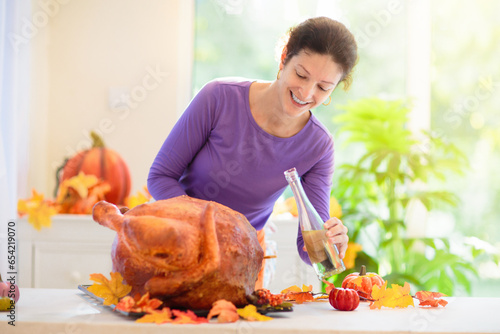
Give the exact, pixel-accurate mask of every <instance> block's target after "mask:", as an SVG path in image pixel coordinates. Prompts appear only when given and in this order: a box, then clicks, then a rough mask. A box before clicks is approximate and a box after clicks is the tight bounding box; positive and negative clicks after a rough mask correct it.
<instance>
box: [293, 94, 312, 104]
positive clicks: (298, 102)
mask: <svg viewBox="0 0 500 334" xmlns="http://www.w3.org/2000/svg"><path fill="white" fill-rule="evenodd" d="M290 94H291V96H292V100H293V101H294V102H295V103H297V104H299V105H301V106H305V105H306V104H308V103H309V102H304V101H302V100H299V98H298V97H297V96H295V94H293V93H292V91H290Z"/></svg>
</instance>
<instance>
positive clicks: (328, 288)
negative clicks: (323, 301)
mask: <svg viewBox="0 0 500 334" xmlns="http://www.w3.org/2000/svg"><path fill="white" fill-rule="evenodd" d="M323 283H325V284H326V287H325V292H326V294H327V295H329V294H330V291H332V290H333V289H335V284H333V283H332V282H328V281H327V280H325V279H324V280H323Z"/></svg>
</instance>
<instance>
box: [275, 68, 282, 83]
mask: <svg viewBox="0 0 500 334" xmlns="http://www.w3.org/2000/svg"><path fill="white" fill-rule="evenodd" d="M280 76H281V68H280V69H279V71H278V74H276V80H279V78H280Z"/></svg>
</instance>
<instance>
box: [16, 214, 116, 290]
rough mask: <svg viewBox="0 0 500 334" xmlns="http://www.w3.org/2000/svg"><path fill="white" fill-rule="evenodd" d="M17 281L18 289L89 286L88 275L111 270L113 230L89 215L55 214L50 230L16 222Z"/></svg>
mask: <svg viewBox="0 0 500 334" xmlns="http://www.w3.org/2000/svg"><path fill="white" fill-rule="evenodd" d="M17 231H18V232H17V236H18V237H17V239H18V259H19V262H18V282H19V285H20V286H21V287H25V288H26V287H30V288H59V289H61V288H62V289H65V288H68V289H74V288H76V287H77V286H78V284H92V281H90V280H89V275H90V274H92V273H102V274H104V275H105V276H107V277H109V272H110V271H111V270H112V263H111V245H112V243H113V240H114V237H115V235H116V232H115V231H112V230H110V229H109V228H107V227H104V226H101V225H99V224H98V223H96V222H94V221H93V220H92V217H91V216H90V215H56V216H53V217H52V227H50V228H43V229H42V230H41V231H37V230H35V229H34V228H33V227H32V226H31V225H30V224H29V223H28V222H27V220H26V219H25V218H23V219H18V223H17Z"/></svg>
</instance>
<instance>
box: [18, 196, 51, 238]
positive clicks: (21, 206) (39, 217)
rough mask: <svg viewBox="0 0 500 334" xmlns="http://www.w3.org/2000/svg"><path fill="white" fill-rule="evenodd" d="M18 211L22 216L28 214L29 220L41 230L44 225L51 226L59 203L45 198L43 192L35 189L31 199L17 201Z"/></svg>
mask: <svg viewBox="0 0 500 334" xmlns="http://www.w3.org/2000/svg"><path fill="white" fill-rule="evenodd" d="M17 212H18V214H19V216H20V217H22V216H24V215H26V214H27V215H28V222H29V223H30V224H31V225H33V227H34V228H35V229H36V230H37V231H40V230H41V229H42V227H51V226H52V220H51V217H52V216H53V215H55V214H57V205H56V204H55V203H53V202H52V201H50V200H45V199H44V197H43V194H39V193H37V192H36V190H35V189H33V190H32V196H31V198H29V199H26V200H23V199H20V200H18V201H17Z"/></svg>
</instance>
